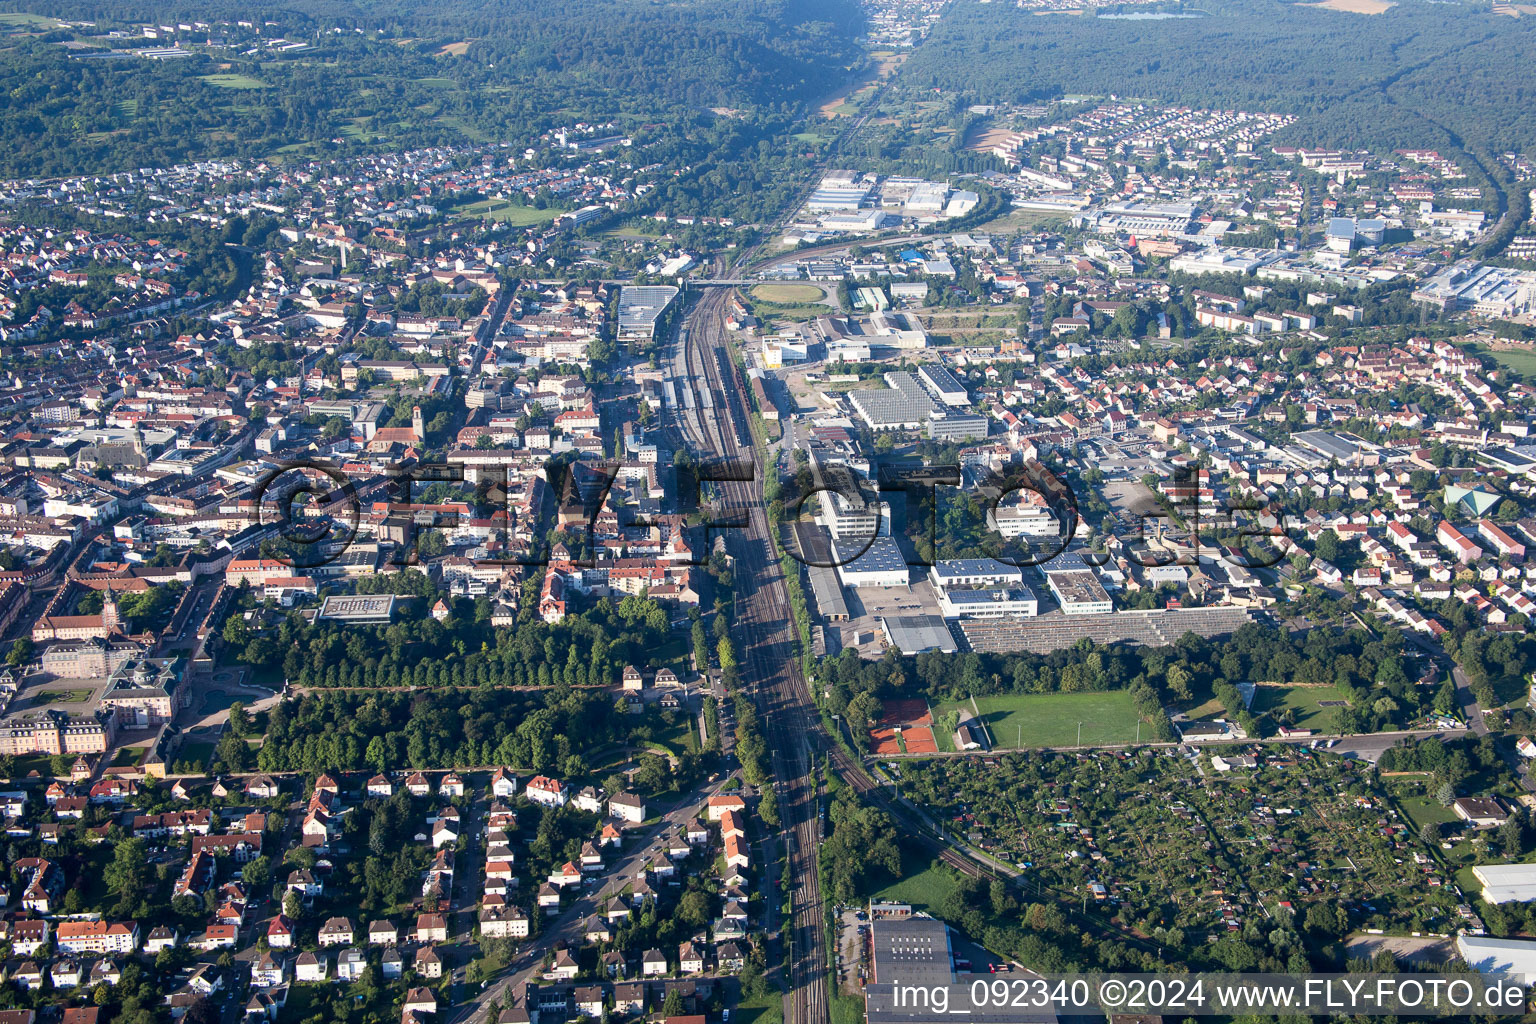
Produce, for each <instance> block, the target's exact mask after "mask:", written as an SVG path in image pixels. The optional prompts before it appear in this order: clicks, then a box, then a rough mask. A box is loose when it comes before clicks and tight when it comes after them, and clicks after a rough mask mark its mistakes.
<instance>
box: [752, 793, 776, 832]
mask: <svg viewBox="0 0 1536 1024" xmlns="http://www.w3.org/2000/svg"><path fill="white" fill-rule="evenodd" d="M757 816H758V817H759V818H762V819H763V824H765V825H778V823H779V797H778V794H777V793H776V792H775V791H774V788H773V787H772V786H764V787H763V795H762V796H761V797H759V798H758V801H757Z"/></svg>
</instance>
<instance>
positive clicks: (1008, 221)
mask: <svg viewBox="0 0 1536 1024" xmlns="http://www.w3.org/2000/svg"><path fill="white" fill-rule="evenodd" d="M1066 222H1067V218H1066V217H1065V216H1063V215H1062V214H1059V213H1055V212H1053V211H1051V210H1010V211H1009V212H1007V213H1005V214H1003V215H1001V216H999V217H994V218H993V219H992V220H989V221H987V222H986V223H985V224H978V225H977V226H976V227H975V228H974V229H973V230H976V231H1035V230H1038V229H1043V228H1046V227H1061V226H1063V225H1065V224H1066Z"/></svg>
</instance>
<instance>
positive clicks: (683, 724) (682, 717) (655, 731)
mask: <svg viewBox="0 0 1536 1024" xmlns="http://www.w3.org/2000/svg"><path fill="white" fill-rule="evenodd" d="M647 718H649V716H647ZM647 724H648V725H649V726H650V727H651V740H650V743H651V744H653V745H659V746H663V747H666V748H667V750H668V751H669V752H670V753H672V754H673V755H674V756H676V755H679V754H682V753H683V752H684V751H697V750H698V749H699V740H698V729H697V728H696V727H695V726H694V722H693V715H692V714H691V713H689V712H688V711H686V710H680V711H678V713H677V721H676V722H675V723H673V724H672V725H668V724H667V723H666V722H664V721H662V720H661V716H660V715H657V716H656V718H655V719H654V720H650V721H648V722H647Z"/></svg>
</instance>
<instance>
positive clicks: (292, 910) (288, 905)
mask: <svg viewBox="0 0 1536 1024" xmlns="http://www.w3.org/2000/svg"><path fill="white" fill-rule="evenodd" d="M283 916H285V917H287V918H288V919H289V920H291V921H297V920H298V919H299V918H301V917H303V916H304V901H303V900H302V899H300V898H299V893H298V890H296V889H289V890H288V892H287V894H286V895H284V896H283Z"/></svg>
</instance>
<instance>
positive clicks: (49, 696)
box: [37, 690, 91, 704]
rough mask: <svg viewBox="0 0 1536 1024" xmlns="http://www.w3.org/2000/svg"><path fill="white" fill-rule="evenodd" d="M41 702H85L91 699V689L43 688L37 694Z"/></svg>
mask: <svg viewBox="0 0 1536 1024" xmlns="http://www.w3.org/2000/svg"><path fill="white" fill-rule="evenodd" d="M37 699H38V701H39V702H41V703H48V704H83V703H85V702H86V701H88V700H90V699H91V691H90V690H43V691H42V692H41V693H39V694H38V695H37Z"/></svg>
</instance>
